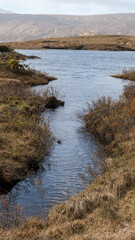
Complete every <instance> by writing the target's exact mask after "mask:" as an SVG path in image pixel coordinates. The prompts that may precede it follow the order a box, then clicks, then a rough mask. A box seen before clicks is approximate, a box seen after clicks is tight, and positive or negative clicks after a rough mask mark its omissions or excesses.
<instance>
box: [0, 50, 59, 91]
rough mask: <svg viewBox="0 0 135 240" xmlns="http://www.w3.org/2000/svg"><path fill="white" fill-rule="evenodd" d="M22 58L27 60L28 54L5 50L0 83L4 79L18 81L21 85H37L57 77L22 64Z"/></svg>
mask: <svg viewBox="0 0 135 240" xmlns="http://www.w3.org/2000/svg"><path fill="white" fill-rule="evenodd" d="M20 60H24V61H25V60H26V56H24V55H22V54H19V53H16V52H14V51H12V52H4V53H3V54H1V55H0V69H1V71H0V79H2V81H1V80H0V84H1V82H2V84H3V81H5V82H6V81H9V80H8V79H11V81H15V80H16V81H17V82H19V84H20V85H21V86H26V87H27V86H36V85H44V84H48V83H49V81H52V80H55V79H56V78H55V77H51V76H48V75H47V74H46V73H41V72H39V71H35V70H33V69H30V68H29V67H28V66H27V65H25V64H20V62H19V61H20Z"/></svg>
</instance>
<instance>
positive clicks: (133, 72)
mask: <svg viewBox="0 0 135 240" xmlns="http://www.w3.org/2000/svg"><path fill="white" fill-rule="evenodd" d="M112 77H115V78H122V79H126V80H127V79H128V80H130V81H133V82H135V69H134V68H131V69H129V70H127V69H124V70H123V71H122V73H121V74H116V75H113V76H112Z"/></svg>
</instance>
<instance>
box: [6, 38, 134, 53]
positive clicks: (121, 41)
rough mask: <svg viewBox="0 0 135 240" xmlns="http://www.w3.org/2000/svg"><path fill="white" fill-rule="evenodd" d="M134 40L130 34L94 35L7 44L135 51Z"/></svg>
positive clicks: (25, 46)
mask: <svg viewBox="0 0 135 240" xmlns="http://www.w3.org/2000/svg"><path fill="white" fill-rule="evenodd" d="M134 41H135V37H131V36H118V35H110V36H109V35H94V36H82V37H81V36H77V37H65V38H50V39H39V40H33V41H27V42H9V43H8V45H9V46H10V47H12V48H16V49H75V50H103V51H135V45H134ZM3 44H5V43H3Z"/></svg>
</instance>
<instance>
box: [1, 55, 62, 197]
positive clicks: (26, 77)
mask: <svg viewBox="0 0 135 240" xmlns="http://www.w3.org/2000/svg"><path fill="white" fill-rule="evenodd" d="M25 58H26V56H24V55H21V54H18V53H16V52H13V51H11V52H10V51H9V52H8V53H5V52H4V53H3V54H2V55H0V64H1V69H2V70H1V72H0V143H1V144H0V155H1V157H0V173H1V174H0V182H1V186H0V192H1V193H4V192H5V193H7V191H9V190H10V189H11V188H12V187H13V186H14V185H16V183H17V182H19V181H21V180H24V179H25V178H26V177H27V175H28V174H29V172H32V171H35V170H38V168H39V164H40V162H41V161H42V159H43V157H44V156H45V155H47V154H48V153H49V151H50V149H51V146H52V144H53V141H54V137H53V135H52V133H51V132H50V129H49V126H48V123H47V122H45V121H44V122H42V126H41V125H40V124H39V122H40V120H41V119H40V116H41V113H42V112H43V111H44V110H45V109H46V108H57V107H59V106H64V102H62V101H61V100H57V99H56V97H55V95H54V93H53V89H52V90H51V89H50V90H49V89H47V90H46V91H45V92H44V93H42V95H41V96H40V95H39V94H38V93H36V92H35V91H34V90H32V89H29V88H28V87H32V86H37V85H43V84H48V83H49V81H52V80H54V79H56V78H55V77H50V76H48V75H46V74H43V73H40V72H38V71H35V70H33V69H29V68H28V67H27V66H26V65H25V64H20V62H19V60H20V59H21V60H25Z"/></svg>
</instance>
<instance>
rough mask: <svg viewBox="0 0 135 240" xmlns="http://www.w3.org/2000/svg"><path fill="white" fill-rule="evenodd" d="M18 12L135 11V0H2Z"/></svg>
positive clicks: (0, 6) (7, 6) (1, 5)
mask: <svg viewBox="0 0 135 240" xmlns="http://www.w3.org/2000/svg"><path fill="white" fill-rule="evenodd" d="M0 8H2V9H6V10H10V11H13V12H17V13H31V14H70V15H93V14H110V13H132V12H135V0H20V1H19V0H0Z"/></svg>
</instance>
